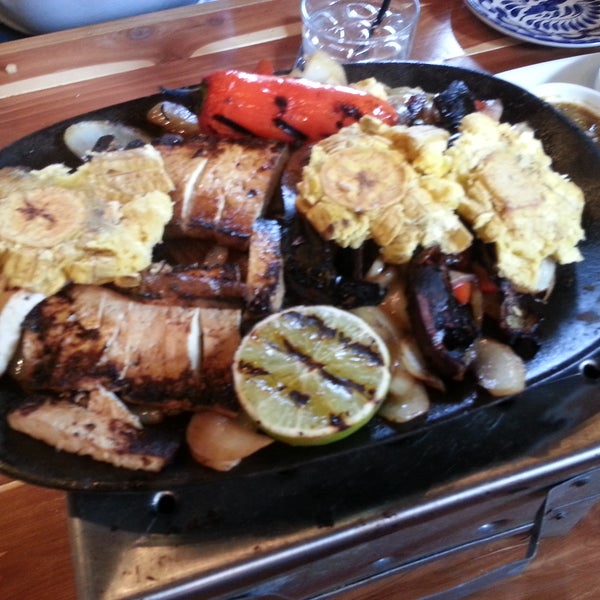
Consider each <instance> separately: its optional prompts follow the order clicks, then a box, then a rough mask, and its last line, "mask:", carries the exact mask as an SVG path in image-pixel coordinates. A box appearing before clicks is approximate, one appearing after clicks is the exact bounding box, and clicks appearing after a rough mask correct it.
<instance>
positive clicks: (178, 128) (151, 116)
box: [147, 100, 199, 137]
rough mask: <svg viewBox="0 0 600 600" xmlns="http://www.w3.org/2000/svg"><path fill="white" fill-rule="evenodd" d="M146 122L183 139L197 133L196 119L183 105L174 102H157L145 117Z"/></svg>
mask: <svg viewBox="0 0 600 600" xmlns="http://www.w3.org/2000/svg"><path fill="white" fill-rule="evenodd" d="M147 118H148V121H150V123H153V124H154V125H158V126H159V127H160V128H162V129H164V130H165V131H168V132H169V133H176V134H179V135H183V136H185V137H187V136H192V135H196V134H197V133H198V132H199V127H198V117H197V116H196V115H195V114H194V113H193V112H192V111H191V110H189V109H188V108H186V107H185V106H183V104H177V103H176V102H169V101H168V100H165V101H164V102H159V103H158V104H155V105H154V106H153V107H152V108H151V109H150V110H149V111H148V115H147Z"/></svg>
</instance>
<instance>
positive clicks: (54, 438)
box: [7, 388, 179, 472]
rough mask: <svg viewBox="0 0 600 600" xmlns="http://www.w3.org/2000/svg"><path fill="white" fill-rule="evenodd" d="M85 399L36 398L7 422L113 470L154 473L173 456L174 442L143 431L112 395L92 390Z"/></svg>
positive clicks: (58, 447) (162, 435)
mask: <svg viewBox="0 0 600 600" xmlns="http://www.w3.org/2000/svg"><path fill="white" fill-rule="evenodd" d="M85 396H86V397H85V402H84V403H81V402H80V403H76V402H74V401H72V400H69V399H57V398H51V397H45V396H34V397H31V398H29V399H28V400H27V401H26V402H25V403H24V404H23V405H22V406H20V407H18V408H16V409H13V410H12V411H11V412H9V413H8V416H7V420H8V423H9V425H10V426H11V427H12V428H13V429H15V430H16V431H20V432H21V433H25V434H27V435H29V436H31V437H34V438H36V439H38V440H41V441H43V442H45V443H46V444H49V445H51V446H52V447H54V448H56V449H57V450H64V451H66V452H71V453H74V454H80V455H84V456H91V457H92V458H94V459H96V460H99V461H103V462H108V463H111V464H113V465H115V466H117V467H125V468H127V469H135V470H144V471H151V472H158V471H160V470H161V469H163V468H164V467H165V465H166V464H167V463H168V462H169V461H170V460H171V459H172V458H173V455H174V454H175V451H176V450H177V448H178V446H179V444H178V442H177V441H175V440H173V439H169V438H168V437H167V436H165V434H164V433H163V432H158V431H155V430H149V429H144V428H143V427H142V426H141V424H140V422H139V419H138V418H137V417H136V416H135V415H133V414H132V413H131V412H129V410H128V409H127V407H126V406H125V405H124V404H123V403H122V402H121V401H120V400H119V399H118V398H117V397H116V396H115V395H114V394H112V393H111V392H108V391H107V390H105V389H102V388H96V389H93V390H91V391H90V392H89V393H88V394H86V395H85Z"/></svg>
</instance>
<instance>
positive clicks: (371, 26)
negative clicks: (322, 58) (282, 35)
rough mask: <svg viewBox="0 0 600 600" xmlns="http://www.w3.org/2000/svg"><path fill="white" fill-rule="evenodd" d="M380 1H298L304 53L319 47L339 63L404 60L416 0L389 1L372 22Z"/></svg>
mask: <svg viewBox="0 0 600 600" xmlns="http://www.w3.org/2000/svg"><path fill="white" fill-rule="evenodd" d="M380 1H381V0H371V1H367V2H357V1H356V0H301V14H302V25H303V29H302V52H303V54H304V56H305V57H306V56H308V55H310V54H312V53H313V52H315V51H316V50H322V51H324V52H325V53H327V54H328V55H329V56H331V57H332V58H334V59H335V60H337V61H338V62H340V63H349V62H365V61H369V62H373V61H395V60H396V61H397V60H405V59H407V58H408V57H409V54H410V49H411V46H412V42H413V37H414V33H415V27H416V24H417V21H418V19H419V13H420V5H419V1H418V0H392V1H391V2H390V5H389V7H388V9H387V11H386V12H385V14H384V15H383V18H382V20H381V22H380V23H379V24H375V22H376V19H377V15H378V12H379V8H380V4H379V2H380Z"/></svg>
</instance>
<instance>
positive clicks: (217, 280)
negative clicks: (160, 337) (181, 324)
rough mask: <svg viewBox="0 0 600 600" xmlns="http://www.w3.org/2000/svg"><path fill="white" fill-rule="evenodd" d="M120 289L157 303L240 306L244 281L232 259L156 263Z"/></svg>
mask: <svg viewBox="0 0 600 600" xmlns="http://www.w3.org/2000/svg"><path fill="white" fill-rule="evenodd" d="M121 291H122V292H123V293H125V294H127V295H129V296H133V297H135V298H138V299H140V300H143V301H146V302H154V303H157V304H168V305H179V306H207V305H210V306H213V307H217V306H224V307H232V306H238V307H239V306H241V304H242V298H243V296H244V292H245V284H244V282H243V281H242V273H241V270H240V266H239V265H238V264H236V263H234V262H226V263H222V264H215V265H197V264H196V265H184V266H175V267H171V266H169V265H167V264H156V265H153V267H152V268H150V269H147V270H146V271H144V272H142V273H141V279H140V282H139V284H138V285H135V286H127V287H123V288H121ZM208 300H212V301H213V302H212V303H210V302H207V301H208Z"/></svg>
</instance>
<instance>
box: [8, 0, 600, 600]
mask: <svg viewBox="0 0 600 600" xmlns="http://www.w3.org/2000/svg"><path fill="white" fill-rule="evenodd" d="M300 27H301V25H300V19H299V10H298V0H217V1H215V2H211V3H207V4H203V5H198V6H192V7H185V8H179V9H173V10H170V11H165V12H161V13H154V14H150V15H146V16H140V17H134V18H130V19H124V20H122V21H115V22H111V23H106V24H101V25H96V26H93V27H88V28H81V29H74V30H69V31H64V32H59V33H55V34H49V35H43V36H37V37H31V38H26V39H23V40H17V41H11V42H6V43H4V44H1V45H0V146H4V145H6V144H8V143H10V142H11V141H13V140H16V139H18V138H20V137H21V136H23V135H25V134H27V133H29V132H31V131H34V130H36V129H39V128H41V127H44V126H47V125H50V124H52V123H54V122H56V121H59V120H62V119H64V118H67V117H70V116H74V115H77V114H80V113H83V112H86V111H88V110H92V109H94V108H100V107H103V106H106V105H109V104H113V103H116V102H118V101H123V100H127V99H131V98H135V97H139V96H143V95H147V94H151V93H154V92H155V91H156V90H157V86H158V85H159V84H160V85H166V86H180V85H187V84H194V83H197V82H198V81H199V80H200V79H201V77H202V76H203V74H205V73H207V72H209V71H211V70H213V69H216V68H220V67H236V68H241V69H252V68H253V67H254V66H255V65H256V64H257V62H258V61H259V60H260V59H262V58H265V57H267V58H269V59H271V60H272V61H273V63H274V65H275V66H276V67H277V68H286V67H289V66H290V65H291V64H292V63H293V61H294V58H295V56H296V53H297V50H298V47H299V43H300ZM582 53H585V51H581V50H580V51H573V50H565V49H557V48H547V47H542V46H535V45H531V44H527V43H521V42H518V41H516V40H514V39H511V38H509V37H506V36H503V35H502V34H500V33H498V32H496V31H495V30H493V29H491V28H489V27H488V26H486V25H485V24H483V23H482V22H481V21H479V20H478V19H477V18H476V17H475V16H474V15H473V14H472V13H471V12H470V11H469V10H468V9H467V8H466V7H465V5H464V4H463V3H462V2H461V1H460V0H449V1H447V2H439V1H437V0H425V1H424V2H422V15H421V19H420V22H419V26H418V31H417V35H416V41H415V45H414V48H413V52H412V55H411V58H412V59H415V60H425V61H430V62H437V63H446V64H451V65H458V66H466V67H472V68H476V69H482V70H487V71H489V72H492V73H495V72H499V71H503V70H506V69H510V68H514V67H518V66H525V65H530V64H534V63H536V62H541V61H546V60H552V59H556V58H562V57H566V56H572V55H575V54H582ZM599 544H600V511H598V510H596V511H593V512H592V513H590V515H589V516H588V517H587V519H586V522H585V523H584V524H580V525H579V526H578V527H577V529H576V530H575V531H574V532H572V534H571V536H570V537H569V538H567V539H566V540H559V539H555V540H551V541H544V542H543V544H542V551H541V553H540V556H539V557H538V559H537V560H536V562H535V563H534V565H533V566H532V567H531V568H530V569H529V570H528V571H527V572H526V573H525V574H524V575H521V576H519V577H517V578H516V579H514V580H511V581H509V582H506V583H503V584H501V585H499V586H498V587H496V588H494V589H492V590H490V591H488V592H484V593H480V594H479V595H477V596H476V598H478V599H479V600H484V599H491V598H512V599H520V598H523V599H525V598H526V599H537V598H544V597H551V598H553V599H575V598H578V599H583V598H592V597H595V596H594V592H593V591H592V590H593V589H594V588H597V585H598V583H599V582H600V576H596V572H597V569H596V568H595V564H592V561H593V556H594V554H595V550H596V548H597V546H598V545H599ZM462 568H464V570H465V574H467V573H468V570H469V565H463V567H462ZM392 585H393V584H391V583H386V582H384V583H383V584H382V585H381V586H380V588H377V589H372V590H370V591H369V593H368V594H363V595H361V596H360V597H359V596H353V600H359V598H360V600H366V598H373V599H375V598H377V599H379V598H383V597H386V598H393V597H398V598H401V597H403V595H402V593H397V592H393V591H391V590H393V589H394V588H393V587H392ZM422 585H423V593H427V585H426V582H422ZM400 589H401V588H400ZM75 596H76V592H75V583H74V575H73V569H72V566H71V557H70V549H69V539H68V532H67V515H66V504H65V495H64V493H63V492H61V491H56V490H50V489H42V488H38V487H35V486H31V485H28V484H25V483H23V482H20V481H15V480H12V479H10V478H8V477H6V476H3V475H0V598H2V599H6V600H8V599H15V600H16V599H19V600H21V599H27V600H38V599H39V600H42V599H44V600H46V599H49V598H51V599H53V600H62V599H65V600H67V599H71V598H75Z"/></svg>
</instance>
